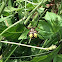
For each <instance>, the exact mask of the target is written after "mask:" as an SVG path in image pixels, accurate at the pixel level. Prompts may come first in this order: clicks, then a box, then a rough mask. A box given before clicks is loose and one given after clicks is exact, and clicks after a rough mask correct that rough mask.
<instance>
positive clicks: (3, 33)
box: [0, 17, 25, 36]
mask: <svg viewBox="0 0 62 62" xmlns="http://www.w3.org/2000/svg"><path fill="white" fill-rule="evenodd" d="M24 19H25V17H23V18H22V19H21V20H19V21H18V22H16V23H14V24H13V25H11V26H9V27H8V28H7V29H5V30H4V31H3V32H2V33H1V34H0V36H1V35H2V34H4V33H5V32H6V31H7V30H8V29H10V28H12V27H13V26H15V25H17V24H18V23H20V22H21V21H22V20H24Z"/></svg>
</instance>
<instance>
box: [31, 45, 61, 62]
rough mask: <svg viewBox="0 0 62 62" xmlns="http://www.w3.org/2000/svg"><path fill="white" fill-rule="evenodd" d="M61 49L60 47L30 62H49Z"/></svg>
mask: <svg viewBox="0 0 62 62" xmlns="http://www.w3.org/2000/svg"><path fill="white" fill-rule="evenodd" d="M60 49H61V45H60V46H58V47H57V48H56V50H54V51H53V52H51V53H50V54H48V55H44V56H40V57H34V58H33V59H32V60H31V62H51V61H52V59H53V58H54V56H55V55H57V53H58V52H59V50H60Z"/></svg>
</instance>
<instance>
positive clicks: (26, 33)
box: [18, 29, 29, 40]
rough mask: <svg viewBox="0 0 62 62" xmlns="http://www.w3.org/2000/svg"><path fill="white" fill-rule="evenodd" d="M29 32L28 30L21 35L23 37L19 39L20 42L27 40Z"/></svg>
mask: <svg viewBox="0 0 62 62" xmlns="http://www.w3.org/2000/svg"><path fill="white" fill-rule="evenodd" d="M28 32H29V30H28V29H26V30H25V31H24V32H23V33H22V34H21V36H20V37H19V38H18V40H21V39H27V35H28Z"/></svg>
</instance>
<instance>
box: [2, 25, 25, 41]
mask: <svg viewBox="0 0 62 62" xmlns="http://www.w3.org/2000/svg"><path fill="white" fill-rule="evenodd" d="M24 28H25V27H24V25H22V24H17V25H15V26H14V27H12V28H10V29H9V30H8V31H6V32H5V33H4V34H3V36H4V37H5V38H6V39H7V40H9V41H17V40H18V37H19V36H20V35H21V33H22V32H23V30H24Z"/></svg>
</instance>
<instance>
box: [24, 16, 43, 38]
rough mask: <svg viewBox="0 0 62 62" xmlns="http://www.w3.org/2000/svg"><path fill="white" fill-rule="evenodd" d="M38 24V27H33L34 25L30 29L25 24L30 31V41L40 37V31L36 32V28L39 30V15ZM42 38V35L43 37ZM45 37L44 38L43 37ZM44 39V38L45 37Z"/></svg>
mask: <svg viewBox="0 0 62 62" xmlns="http://www.w3.org/2000/svg"><path fill="white" fill-rule="evenodd" d="M36 22H37V24H36V27H33V26H32V25H31V26H32V27H31V28H29V27H27V26H26V25H25V24H24V26H25V27H26V28H27V29H30V31H29V32H28V36H29V37H30V39H34V38H37V37H38V35H37V34H39V33H38V31H36V30H35V28H37V26H38V23H39V15H38V21H36ZM41 36H42V35H41ZM42 37H43V36H42ZM43 38H44V37H43Z"/></svg>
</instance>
